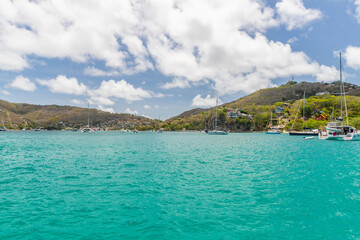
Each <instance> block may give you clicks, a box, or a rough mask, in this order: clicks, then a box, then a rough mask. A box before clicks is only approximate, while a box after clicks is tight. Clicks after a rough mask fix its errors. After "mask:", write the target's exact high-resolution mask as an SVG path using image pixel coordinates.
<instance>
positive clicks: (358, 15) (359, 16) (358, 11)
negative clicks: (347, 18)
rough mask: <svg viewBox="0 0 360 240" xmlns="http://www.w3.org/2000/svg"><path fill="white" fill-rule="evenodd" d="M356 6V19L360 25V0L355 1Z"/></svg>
mask: <svg viewBox="0 0 360 240" xmlns="http://www.w3.org/2000/svg"><path fill="white" fill-rule="evenodd" d="M354 4H355V7H356V9H355V18H356V20H357V22H358V23H360V0H355V1H354Z"/></svg>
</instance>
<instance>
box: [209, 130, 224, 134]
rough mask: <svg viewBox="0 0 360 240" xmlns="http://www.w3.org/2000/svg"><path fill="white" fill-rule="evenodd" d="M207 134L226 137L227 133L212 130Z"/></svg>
mask: <svg viewBox="0 0 360 240" xmlns="http://www.w3.org/2000/svg"><path fill="white" fill-rule="evenodd" d="M207 134H209V135H228V134H229V133H228V132H226V131H221V130H214V131H208V132H207Z"/></svg>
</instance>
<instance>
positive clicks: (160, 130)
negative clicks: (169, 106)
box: [157, 116, 163, 133]
mask: <svg viewBox="0 0 360 240" xmlns="http://www.w3.org/2000/svg"><path fill="white" fill-rule="evenodd" d="M160 123H161V120H160V116H159V130H158V131H157V132H158V133H162V132H163V130H162V129H161V126H160Z"/></svg>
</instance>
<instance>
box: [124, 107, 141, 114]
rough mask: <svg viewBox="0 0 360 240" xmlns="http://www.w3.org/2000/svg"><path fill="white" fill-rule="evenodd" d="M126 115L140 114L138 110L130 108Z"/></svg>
mask: <svg viewBox="0 0 360 240" xmlns="http://www.w3.org/2000/svg"><path fill="white" fill-rule="evenodd" d="M125 113H129V114H132V115H139V112H138V111H136V110H131V109H130V108H126V110H125Z"/></svg>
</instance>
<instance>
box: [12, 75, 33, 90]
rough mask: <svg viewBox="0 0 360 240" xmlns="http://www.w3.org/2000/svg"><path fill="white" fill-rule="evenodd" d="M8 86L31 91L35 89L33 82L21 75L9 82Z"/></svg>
mask: <svg viewBox="0 0 360 240" xmlns="http://www.w3.org/2000/svg"><path fill="white" fill-rule="evenodd" d="M9 87H12V88H16V89H20V90H24V91H29V92H33V91H35V90H36V86H35V83H33V82H32V81H30V79H28V78H26V77H23V76H22V75H19V76H17V77H16V78H15V79H14V80H13V81H12V82H11V83H10V84H9Z"/></svg>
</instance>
